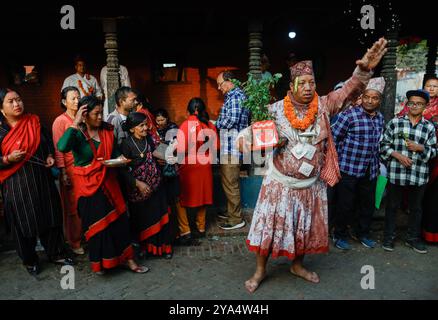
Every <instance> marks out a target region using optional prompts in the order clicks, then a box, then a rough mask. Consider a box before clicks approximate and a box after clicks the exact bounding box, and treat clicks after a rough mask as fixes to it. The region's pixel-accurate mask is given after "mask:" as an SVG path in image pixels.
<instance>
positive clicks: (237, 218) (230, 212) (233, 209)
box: [216, 71, 249, 230]
mask: <svg viewBox="0 0 438 320" xmlns="http://www.w3.org/2000/svg"><path fill="white" fill-rule="evenodd" d="M234 78H235V77H234V75H233V73H232V72H231V71H223V72H221V73H220V74H219V75H218V76H217V87H218V90H219V91H221V92H222V94H223V95H224V97H225V100H224V104H223V106H222V108H221V112H220V114H219V118H218V119H217V121H216V127H217V128H218V132H219V135H220V144H221V150H220V154H221V157H220V172H221V180H222V187H223V189H224V192H225V195H226V197H227V213H226V214H225V215H219V217H220V218H222V219H225V222H224V223H221V224H219V228H221V229H224V230H233V229H239V228H243V227H244V226H245V220H244V219H243V215H242V208H241V205H240V182H239V176H240V160H241V153H240V152H239V151H238V150H237V149H236V146H235V145H234V141H235V140H236V138H237V134H238V133H239V132H240V131H242V130H243V129H245V128H246V127H248V124H249V110H248V109H246V108H244V107H243V101H244V100H245V99H246V96H245V94H244V93H243V91H242V90H241V89H240V88H239V87H236V86H234V84H233V82H231V80H232V79H234Z"/></svg>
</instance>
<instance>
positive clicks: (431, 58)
mask: <svg viewBox="0 0 438 320" xmlns="http://www.w3.org/2000/svg"><path fill="white" fill-rule="evenodd" d="M427 46H428V48H429V50H428V52H427V64H426V73H425V74H424V80H426V79H428V78H429V77H436V60H437V38H436V36H435V35H432V36H430V37H429V39H428V40H427ZM424 82H425V81H423V87H424V85H425V83H424Z"/></svg>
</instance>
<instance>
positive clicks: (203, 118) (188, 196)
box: [177, 98, 219, 237]
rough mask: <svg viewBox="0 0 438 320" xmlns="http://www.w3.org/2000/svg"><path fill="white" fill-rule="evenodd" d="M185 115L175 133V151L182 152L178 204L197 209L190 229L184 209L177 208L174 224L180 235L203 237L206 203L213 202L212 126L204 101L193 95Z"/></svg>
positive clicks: (214, 137)
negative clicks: (176, 220)
mask: <svg viewBox="0 0 438 320" xmlns="http://www.w3.org/2000/svg"><path fill="white" fill-rule="evenodd" d="M187 111H188V113H189V117H188V118H187V120H186V121H184V122H183V123H182V124H181V126H180V128H179V129H180V130H179V132H178V136H177V141H178V145H177V150H178V154H179V155H181V154H183V155H184V160H183V164H182V165H181V168H180V171H179V177H180V185H181V194H180V201H181V206H182V207H185V208H194V209H196V210H197V215H196V226H197V229H198V230H194V232H192V230H190V227H189V222H188V219H187V213H186V212H184V210H179V211H178V226H179V231H180V236H181V237H190V236H191V234H192V233H196V234H197V237H205V216H206V212H207V205H212V204H213V171H212V167H211V165H212V162H213V157H214V156H215V155H216V151H217V149H218V144H219V142H218V139H217V131H216V127H215V126H214V125H213V124H212V123H211V122H210V121H209V119H208V113H207V111H206V108H205V104H204V101H202V99H201V98H193V99H191V100H190V102H189V105H188V107H187Z"/></svg>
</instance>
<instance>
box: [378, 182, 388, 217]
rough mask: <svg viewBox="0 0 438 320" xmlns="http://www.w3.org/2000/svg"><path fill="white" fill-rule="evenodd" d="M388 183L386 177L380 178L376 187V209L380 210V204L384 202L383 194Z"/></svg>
mask: <svg viewBox="0 0 438 320" xmlns="http://www.w3.org/2000/svg"><path fill="white" fill-rule="evenodd" d="M387 183H388V178H386V177H384V176H378V178H377V185H376V201H375V207H376V209H380V204H381V202H382V198H383V193H384V192H385V187H386V184H387Z"/></svg>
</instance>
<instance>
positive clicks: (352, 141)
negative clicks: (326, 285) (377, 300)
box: [332, 78, 385, 250]
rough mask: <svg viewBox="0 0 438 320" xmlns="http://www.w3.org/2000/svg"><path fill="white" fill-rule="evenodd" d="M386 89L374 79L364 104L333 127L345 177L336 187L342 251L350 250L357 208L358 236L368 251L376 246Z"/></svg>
mask: <svg viewBox="0 0 438 320" xmlns="http://www.w3.org/2000/svg"><path fill="white" fill-rule="evenodd" d="M384 87H385V80H384V79H383V78H373V79H371V80H370V82H369V84H368V86H367V88H366V90H365V91H364V93H363V95H362V104H361V105H359V106H355V107H352V108H350V109H348V110H346V111H344V112H343V113H341V114H339V116H338V118H337V120H336V121H335V122H334V123H333V124H332V132H333V138H334V140H335V143H336V148H337V151H338V158H339V169H340V171H341V176H342V178H341V180H340V182H339V183H338V185H336V186H335V188H336V197H335V215H334V241H335V243H334V244H335V246H336V247H337V248H338V249H341V250H349V249H351V246H350V244H349V243H348V240H347V238H348V228H347V226H348V225H349V224H351V223H352V222H353V221H351V220H352V219H351V218H352V214H354V212H355V209H358V211H359V220H358V221H357V223H353V225H354V227H355V229H356V230H355V234H356V236H357V237H358V239H359V241H360V242H361V243H362V244H363V245H364V246H365V247H367V248H374V247H375V245H376V242H375V241H374V240H372V239H370V236H369V233H370V228H371V222H372V217H373V214H374V194H375V188H376V181H377V176H378V173H379V143H380V138H381V136H382V133H383V128H384V118H383V115H382V114H381V113H380V112H379V111H377V109H378V108H379V107H380V103H381V100H382V93H383V89H384ZM355 204H357V206H355Z"/></svg>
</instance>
